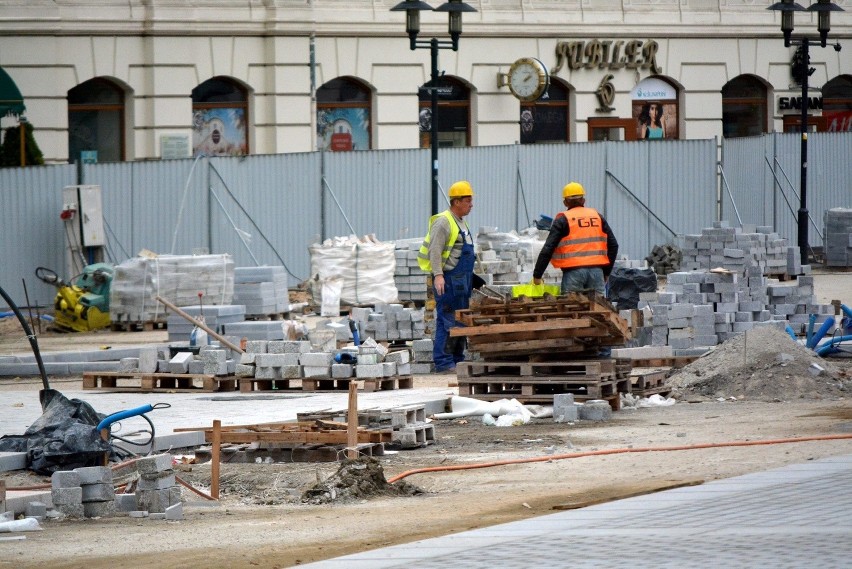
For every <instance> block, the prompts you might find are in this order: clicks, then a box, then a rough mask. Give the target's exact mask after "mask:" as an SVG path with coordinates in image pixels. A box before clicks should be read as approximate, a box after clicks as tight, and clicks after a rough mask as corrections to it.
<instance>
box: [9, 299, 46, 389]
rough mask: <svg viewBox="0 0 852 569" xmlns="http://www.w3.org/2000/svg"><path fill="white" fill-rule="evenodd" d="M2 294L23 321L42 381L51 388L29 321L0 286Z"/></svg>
mask: <svg viewBox="0 0 852 569" xmlns="http://www.w3.org/2000/svg"><path fill="white" fill-rule="evenodd" d="M0 295H2V296H3V299H4V300H5V301H6V302H7V303H9V308H11V309H12V311H13V312H14V313H15V316H17V317H18V320H19V321H20V322H21V326H22V327H23V329H24V332H26V334H27V339H28V340H29V341H30V346H31V347H32V349H33V355H35V360H36V363H37V364H38V371H39V372H40V373H41V383H42V385H44V388H45V389H50V382H48V381H47V372H46V371H45V369H44V362H43V361H42V360H41V351H39V349H38V340H37V339H36V337H35V335H34V334H33V331H32V330H31V329H30V326H29V324H27V321H26V320H24V316H23V314H21V311H20V310H18V307H17V305H16V304H15V303H14V302H13V301H12V299H11V297H9V295H8V294H6V291H5V290H3V287H0Z"/></svg>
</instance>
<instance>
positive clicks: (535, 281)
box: [533, 279, 544, 285]
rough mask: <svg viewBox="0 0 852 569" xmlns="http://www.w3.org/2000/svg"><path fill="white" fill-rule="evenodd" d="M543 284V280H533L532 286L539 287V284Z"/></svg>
mask: <svg viewBox="0 0 852 569" xmlns="http://www.w3.org/2000/svg"><path fill="white" fill-rule="evenodd" d="M543 282H544V279H533V284H534V285H540V284H542V283H543Z"/></svg>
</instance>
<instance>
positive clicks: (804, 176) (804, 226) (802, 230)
mask: <svg viewBox="0 0 852 569" xmlns="http://www.w3.org/2000/svg"><path fill="white" fill-rule="evenodd" d="M808 46H809V40H808V39H807V38H802V63H801V65H802V119H801V124H800V125H799V126H800V127H801V132H802V162H801V164H802V169H801V181H800V186H801V188H800V193H799V220H798V221H799V255H800V257H801V262H802V264H803V265H806V264H807V263H808V200H807V195H808V64H809V62H810V57H809V55H808Z"/></svg>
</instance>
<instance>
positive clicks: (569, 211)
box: [533, 182, 618, 294]
mask: <svg viewBox="0 0 852 569" xmlns="http://www.w3.org/2000/svg"><path fill="white" fill-rule="evenodd" d="M562 203H563V204H564V205H565V208H566V209H565V211H562V212H559V213H558V214H557V215H556V217H555V218H554V220H553V223H552V225H551V226H550V233H549V234H548V235H547V240H546V241H545V242H544V247H542V249H541V252H540V253H539V255H538V260H537V262H536V264H535V269H534V270H533V282H534V283H535V284H541V282H542V280H541V277H542V276H543V275H544V271H545V270H546V269H547V263H548V262H549V263H551V264H552V265H553V266H554V267H556V268H557V269H562V293H563V294H565V293H567V292H577V291H582V290H589V289H592V290H596V291H598V292H599V293H601V294H605V292H604V291H605V287H606V284H605V283H606V280H607V279H608V278H609V274H610V272H612V265H613V263H614V262H615V258H616V256H617V255H618V241H617V240H616V238H615V234H614V233H613V232H612V229H611V228H610V227H609V224H608V223H607V222H606V219H604V218H603V216H602V215H601V214H600V213H598V212H597V210H595V209H593V208H590V207H586V190H585V189H584V188H583V186H582V185H581V184H579V183H577V182H571V183H569V184H566V185H565V187H564V188H562Z"/></svg>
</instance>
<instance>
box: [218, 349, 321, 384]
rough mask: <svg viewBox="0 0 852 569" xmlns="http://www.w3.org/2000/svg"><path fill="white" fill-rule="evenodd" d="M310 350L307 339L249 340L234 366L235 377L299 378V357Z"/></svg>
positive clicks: (300, 375)
mask: <svg viewBox="0 0 852 569" xmlns="http://www.w3.org/2000/svg"><path fill="white" fill-rule="evenodd" d="M310 351H311V343H310V342H309V341H308V340H276V341H266V340H249V341H248V342H246V350H245V353H244V354H242V355H241V356H240V363H239V364H238V365H237V366H236V370H235V373H236V375H237V377H254V378H257V379H299V378H301V377H302V366H301V364H300V361H299V360H300V358H301V356H302V354H306V353H309V352H310Z"/></svg>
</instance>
